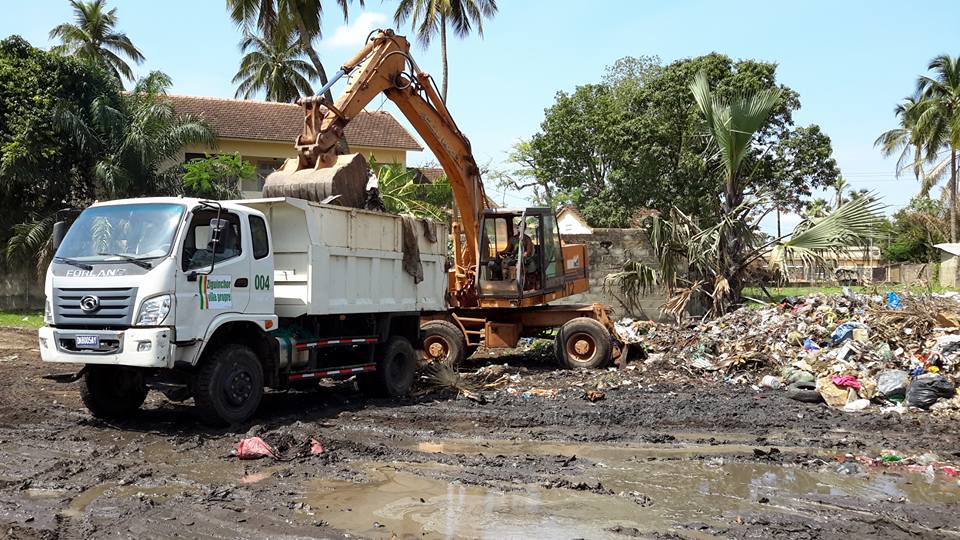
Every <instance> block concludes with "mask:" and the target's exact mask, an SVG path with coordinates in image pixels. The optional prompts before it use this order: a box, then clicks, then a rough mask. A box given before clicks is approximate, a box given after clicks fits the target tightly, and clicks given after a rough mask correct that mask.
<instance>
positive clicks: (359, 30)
mask: <svg viewBox="0 0 960 540" xmlns="http://www.w3.org/2000/svg"><path fill="white" fill-rule="evenodd" d="M386 21H387V16H386V15H384V14H383V13H376V12H372V11H367V12H364V13H361V14H360V16H359V17H357V18H356V19H354V20H353V21H351V22H349V23H347V24H343V25H341V26H339V27H338V28H337V29H336V30H334V32H333V34H332V35H331V36H330V37H327V38H324V39H323V41H321V42H320V46H321V47H323V48H324V49H336V48H339V47H344V48H346V47H349V48H360V47H362V46H363V44H364V42H365V41H366V39H367V36H368V35H370V32H371V31H372V30H373V29H374V28H378V27H380V26H381V25H382V24H383V23H384V22H386Z"/></svg>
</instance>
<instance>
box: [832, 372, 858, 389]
mask: <svg viewBox="0 0 960 540" xmlns="http://www.w3.org/2000/svg"><path fill="white" fill-rule="evenodd" d="M830 380H832V381H833V384H835V385H837V386H839V387H840V388H853V389H854V390H859V389H860V381H858V380H857V378H856V377H854V376H853V375H844V376H842V377H841V376H840V375H834V376H833V377H832V378H831V379H830Z"/></svg>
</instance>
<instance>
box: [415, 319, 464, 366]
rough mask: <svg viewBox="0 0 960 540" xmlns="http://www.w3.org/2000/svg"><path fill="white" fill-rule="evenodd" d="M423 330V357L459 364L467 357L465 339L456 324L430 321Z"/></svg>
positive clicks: (427, 359)
mask: <svg viewBox="0 0 960 540" xmlns="http://www.w3.org/2000/svg"><path fill="white" fill-rule="evenodd" d="M420 330H421V331H422V332H423V359H424V361H426V362H428V363H429V362H442V363H444V364H449V365H450V366H459V365H460V364H461V363H462V362H463V360H464V358H466V357H467V340H466V338H464V337H463V332H461V331H460V329H459V328H457V326H456V325H455V324H453V323H451V322H448V321H430V322H428V323H426V324H424V325H423V326H421V327H420Z"/></svg>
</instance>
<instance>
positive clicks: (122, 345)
mask: <svg viewBox="0 0 960 540" xmlns="http://www.w3.org/2000/svg"><path fill="white" fill-rule="evenodd" d="M77 336H97V337H98V338H99V339H98V342H99V343H100V345H99V346H98V348H96V349H84V348H78V347H77V346H76V338H77ZM172 338H173V329H172V328H128V329H126V330H74V329H64V328H52V327H49V326H44V327H43V328H41V329H40V359H41V360H43V361H44V362H58V363H70V364H111V365H120V366H134V367H152V368H169V367H173V348H174V345H173V344H172V343H171V341H173V340H172Z"/></svg>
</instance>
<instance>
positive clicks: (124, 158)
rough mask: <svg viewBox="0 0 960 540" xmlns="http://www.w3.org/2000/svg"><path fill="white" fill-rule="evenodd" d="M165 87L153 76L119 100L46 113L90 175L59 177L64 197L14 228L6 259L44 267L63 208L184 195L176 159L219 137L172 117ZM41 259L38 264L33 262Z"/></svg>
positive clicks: (190, 120) (197, 123)
mask: <svg viewBox="0 0 960 540" xmlns="http://www.w3.org/2000/svg"><path fill="white" fill-rule="evenodd" d="M169 86H170V78H169V77H167V76H166V75H164V74H163V73H160V72H152V73H150V74H149V75H148V76H147V77H144V78H143V79H141V80H139V81H138V82H137V84H136V85H135V86H134V89H133V91H132V92H130V93H128V94H123V95H122V96H119V99H118V100H117V101H113V100H112V96H111V95H110V94H109V93H108V94H106V95H103V96H96V97H94V98H93V99H91V100H90V101H89V102H87V103H83V104H80V105H78V106H73V107H65V106H62V105H61V106H57V107H54V108H53V109H52V110H51V111H49V113H48V114H49V121H50V123H51V124H52V126H53V127H54V129H55V131H56V133H57V134H58V136H59V137H63V138H67V139H69V140H71V141H73V142H74V144H76V145H77V148H78V149H79V150H80V151H81V152H83V153H84V154H85V155H88V156H89V162H88V165H89V167H90V169H89V172H88V173H87V174H86V175H84V176H71V175H70V173H71V171H63V170H62V171H60V173H61V177H60V182H61V183H62V184H65V185H66V186H68V187H66V188H61V189H66V190H68V192H69V194H70V196H69V198H64V199H50V198H49V197H50V196H49V195H46V196H44V200H46V201H48V202H47V204H46V205H45V209H44V211H43V212H33V213H31V214H30V215H29V216H27V219H26V221H23V222H22V223H20V224H18V225H16V226H14V232H15V234H14V235H13V236H12V237H11V238H10V239H9V240H8V242H7V250H6V254H7V258H8V260H20V261H26V260H36V262H37V263H38V264H40V265H43V264H44V261H43V260H42V256H43V255H47V254H49V252H48V251H44V247H45V246H47V245H48V244H47V241H48V239H49V237H50V235H49V226H50V225H52V223H53V221H54V220H53V216H54V215H58V214H59V212H58V210H60V209H63V208H64V207H68V208H70V209H71V210H73V211H74V212H76V211H78V210H81V209H83V208H84V207H86V206H88V205H89V204H90V203H91V202H93V201H94V200H97V199H99V200H109V199H117V198H125V197H143V196H155V195H176V194H180V193H182V189H183V188H182V184H181V181H180V165H179V158H180V155H181V151H182V149H183V147H185V146H187V145H189V144H205V145H213V144H214V143H215V141H216V139H215V136H214V133H213V131H212V130H211V128H210V127H209V126H208V125H207V124H206V123H204V122H203V121H202V120H200V119H198V118H194V117H191V116H186V115H179V114H177V112H176V110H175V109H174V106H173V103H172V102H171V101H170V100H168V99H166V91H167V88H169ZM64 178H67V179H68V181H67V182H64V181H63V179H64ZM74 215H75V214H74ZM38 255H40V257H41V258H39V259H36V258H35V257H37V256H38Z"/></svg>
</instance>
